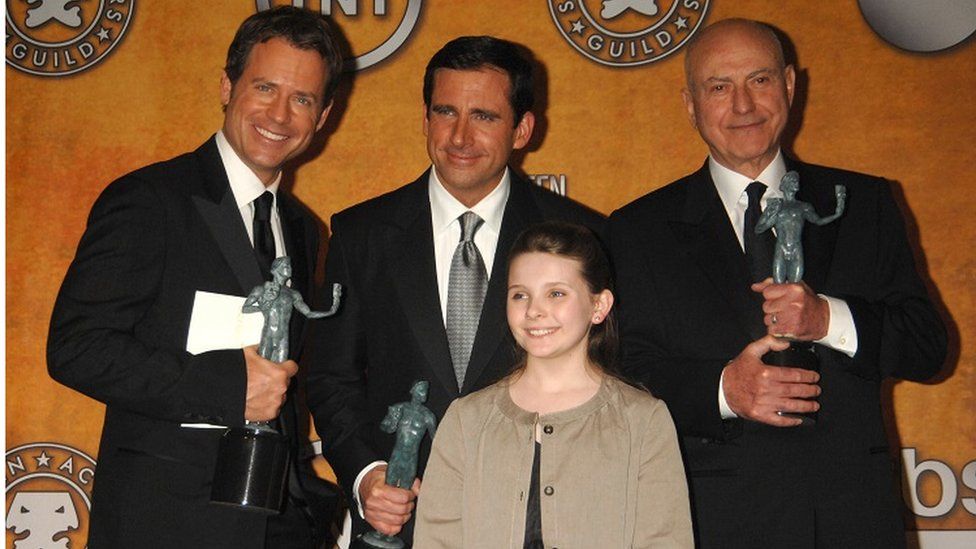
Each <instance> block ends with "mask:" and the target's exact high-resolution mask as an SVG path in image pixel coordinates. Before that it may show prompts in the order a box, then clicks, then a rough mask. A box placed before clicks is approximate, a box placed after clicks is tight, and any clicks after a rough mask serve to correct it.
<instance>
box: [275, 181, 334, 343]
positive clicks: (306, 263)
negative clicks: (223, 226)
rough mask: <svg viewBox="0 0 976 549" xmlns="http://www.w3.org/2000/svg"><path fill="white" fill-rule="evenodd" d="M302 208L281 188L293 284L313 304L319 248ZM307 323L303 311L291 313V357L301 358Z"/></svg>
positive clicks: (280, 204)
mask: <svg viewBox="0 0 976 549" xmlns="http://www.w3.org/2000/svg"><path fill="white" fill-rule="evenodd" d="M299 208H300V206H299V205H298V204H297V203H296V202H295V199H294V198H293V197H291V196H290V195H289V194H288V193H286V192H285V191H283V190H280V189H279V190H278V214H279V216H280V217H281V232H282V235H281V236H282V239H283V240H284V242H285V252H286V254H287V255H288V257H289V258H290V259H291V270H292V276H291V287H292V289H294V290H296V291H297V292H298V293H299V294H301V296H302V298H303V299H304V300H305V302H306V303H308V304H311V303H312V300H311V299H310V294H311V281H312V279H313V278H314V276H315V272H314V270H315V264H314V261H310V258H314V257H315V253H316V251H315V250H313V249H311V248H310V247H309V246H310V239H309V238H307V235H306V234H305V223H304V220H303V218H302V215H301V211H300V209H299ZM312 240H314V239H312ZM330 295H331V294H330ZM305 326H306V318H305V316H304V315H303V314H301V313H298V312H296V313H293V314H292V315H291V323H290V325H289V327H288V329H289V338H290V339H291V347H290V354H291V356H290V357H289V358H292V359H296V360H297V359H298V353H299V352H300V351H301V349H300V346H301V342H302V341H303V337H302V336H303V333H304V329H305Z"/></svg>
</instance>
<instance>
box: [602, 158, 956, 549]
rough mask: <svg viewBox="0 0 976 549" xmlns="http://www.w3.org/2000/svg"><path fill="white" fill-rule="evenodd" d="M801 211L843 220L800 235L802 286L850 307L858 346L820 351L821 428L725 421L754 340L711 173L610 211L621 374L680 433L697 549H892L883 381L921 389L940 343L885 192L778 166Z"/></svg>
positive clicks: (743, 276)
mask: <svg viewBox="0 0 976 549" xmlns="http://www.w3.org/2000/svg"><path fill="white" fill-rule="evenodd" d="M787 166H788V169H793V170H797V171H798V172H799V175H800V192H799V195H798V199H799V200H803V201H806V202H809V203H811V204H813V205H814V207H815V208H816V210H817V212H819V213H820V215H828V214H829V213H832V212H833V211H834V207H835V199H834V189H833V187H834V185H837V184H840V185H844V186H846V187H847V193H848V201H847V210H846V212H845V214H844V215H843V217H841V218H840V219H839V220H838V221H835V222H834V223H831V224H829V225H825V226H822V227H819V226H815V225H812V224H808V225H807V226H806V227H805V229H804V233H803V247H804V253H805V258H806V274H805V276H804V280H805V282H806V283H807V284H809V285H810V286H811V287H812V288H813V290H814V291H816V292H818V293H822V294H825V295H829V296H832V297H837V298H840V299H844V300H846V302H847V304H848V305H849V306H850V308H851V312H852V314H853V317H854V324H855V326H856V329H857V334H858V349H857V352H856V354H855V355H854V356H853V357H848V356H846V355H844V354H842V353H840V352H837V351H834V350H832V349H830V348H828V347H825V346H820V345H815V346H814V347H815V349H816V353H817V355H818V356H819V358H820V363H821V366H820V373H821V381H820V386H821V388H822V389H823V393H822V395H821V396H820V398H819V399H818V400H819V402H820V404H821V409H820V412H819V418H818V422H817V424H816V425H815V426H814V427H812V428H808V427H798V428H786V429H784V428H776V427H771V426H766V425H763V424H759V423H755V422H748V421H743V420H738V419H737V420H728V421H723V420H722V419H721V417H720V414H719V409H718V387H719V377H720V375H721V372H722V369H723V368H724V367H725V365H726V364H727V363H728V361H729V360H731V359H732V358H734V357H735V356H737V355H738V354H739V352H740V351H741V350H742V349H743V348H744V347H745V346H746V345H747V344H748V343H749V342H751V341H753V340H755V339H757V338H759V337H761V336H762V335H763V334H765V327H764V326H763V325H762V312H761V310H760V309H759V307H760V305H759V302H757V301H756V300H754V299H753V298H752V297H751V291H750V290H749V275H748V266H747V264H746V260H745V256H744V254H743V252H742V250H741V248H740V247H739V244H738V241H737V239H736V237H735V233H734V232H733V230H732V227H731V225H730V223H729V218H728V215H727V214H726V212H725V210H724V208H723V206H722V203H721V200H720V198H719V196H718V193H717V191H716V190H715V185H714V184H713V182H712V180H711V176H710V175H709V172H708V165H707V162H706V164H705V165H704V166H703V167H702V168H701V169H700V170H698V171H697V172H695V173H694V174H692V175H690V176H687V177H685V178H683V179H681V180H679V181H676V182H674V183H672V184H670V185H668V186H666V187H664V188H661V189H659V190H657V191H654V192H652V193H650V194H648V195H646V196H644V197H642V198H639V199H637V200H636V201H634V202H633V203H631V204H629V205H627V206H625V207H623V208H621V209H620V210H618V211H616V212H614V213H613V214H612V215H611V218H610V223H609V226H610V248H611V254H612V257H613V261H614V263H615V268H616V274H617V297H618V305H619V306H620V309H619V311H620V314H621V316H620V319H621V333H622V343H623V350H624V365H623V366H624V370H625V373H627V374H628V375H630V376H631V377H633V378H635V379H636V380H638V381H641V382H643V383H645V384H646V385H647V387H648V388H649V389H650V390H651V391H652V392H653V393H655V394H656V395H657V396H658V397H661V398H663V399H664V400H665V401H666V402H667V404H668V407H669V409H670V410H671V414H672V416H674V420H675V424H676V426H677V428H678V432H679V434H680V435H682V446H683V452H684V457H685V460H686V466H687V469H688V475H689V481H690V484H691V497H692V506H693V510H694V513H695V518H696V535H697V537H698V540H699V543H700V544H701V546H703V547H723V548H725V547H791V548H798V547H815V546H816V547H897V546H899V545H902V544H904V532H903V526H902V523H901V516H900V509H901V506H900V503H899V501H898V498H897V494H896V492H895V484H894V480H893V475H892V472H893V465H892V460H891V456H890V453H889V448H888V442H887V439H886V437H885V433H884V428H883V424H882V412H881V402H880V384H881V381H882V379H884V378H885V377H888V376H894V377H898V378H902V379H912V380H922V379H926V378H929V377H930V376H932V375H933V374H935V373H936V372H937V371H938V369H939V368H940V366H941V365H942V362H943V360H944V358H945V344H946V340H945V331H944V328H943V326H942V323H941V321H940V320H939V317H938V316H937V314H936V313H935V311H934V309H933V307H932V304H931V302H930V301H929V298H928V297H927V295H926V291H925V288H924V286H923V285H922V283H921V281H920V280H919V277H918V275H917V273H916V271H915V264H914V260H913V258H912V254H911V251H910V249H909V246H908V243H907V241H906V236H905V230H904V226H903V223H902V219H901V216H900V214H899V212H898V209H897V207H896V205H895V203H894V201H893V200H892V197H891V191H890V189H889V187H888V184H887V183H886V182H885V181H884V180H882V179H879V178H875V177H869V176H866V175H861V174H856V173H853V172H847V171H841V170H835V169H830V168H824V167H820V166H813V165H809V164H803V163H800V162H796V161H792V160H788V161H787Z"/></svg>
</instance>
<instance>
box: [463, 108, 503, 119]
mask: <svg viewBox="0 0 976 549" xmlns="http://www.w3.org/2000/svg"><path fill="white" fill-rule="evenodd" d="M471 112H472V113H474V114H479V115H485V116H488V117H490V118H501V117H502V115H501V114H499V113H497V112H495V111H492V110H489V109H472V111H471Z"/></svg>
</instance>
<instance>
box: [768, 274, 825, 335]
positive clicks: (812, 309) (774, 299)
mask: <svg viewBox="0 0 976 549" xmlns="http://www.w3.org/2000/svg"><path fill="white" fill-rule="evenodd" d="M752 291H754V292H758V293H761V294H762V296H763V299H765V300H766V301H765V303H763V312H764V313H766V316H765V318H764V322H765V323H766V329H767V333H769V335H774V336H777V337H788V338H790V339H793V340H796V341H816V340H818V339H823V338H824V337H826V336H827V327H828V326H829V324H830V305H828V304H827V301H826V300H824V299H821V298H820V296H818V295H817V294H816V293H814V291H813V290H812V289H810V286H807V285H806V283H805V282H802V281H801V282H798V283H786V284H776V283H774V282H773V279H772V278H767V279H766V280H763V281H762V282H757V283H755V284H753V285H752Z"/></svg>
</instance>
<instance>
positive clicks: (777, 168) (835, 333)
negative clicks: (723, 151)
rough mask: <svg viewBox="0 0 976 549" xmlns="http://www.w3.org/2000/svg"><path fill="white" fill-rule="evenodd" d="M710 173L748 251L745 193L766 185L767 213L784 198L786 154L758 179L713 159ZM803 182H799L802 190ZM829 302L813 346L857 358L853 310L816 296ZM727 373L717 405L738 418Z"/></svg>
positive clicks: (721, 381)
mask: <svg viewBox="0 0 976 549" xmlns="http://www.w3.org/2000/svg"><path fill="white" fill-rule="evenodd" d="M708 171H709V173H710V174H711V176H712V181H713V182H714V183H715V190H716V191H718V196H719V198H720V199H721V200H722V205H723V206H725V213H726V214H727V215H728V216H729V222H730V223H731V224H732V229H733V230H734V231H735V236H736V238H738V240H739V247H741V248H742V249H743V251H745V244H744V240H743V235H742V231H743V225H744V224H745V216H746V208H748V206H749V196H748V195H747V194H746V187H748V186H749V184H750V183H752V182H753V181H758V182H760V183H762V184H764V185H766V192H765V193H764V194H763V196H762V200H760V205H761V206H762V209H763V211H765V210H766V203H767V201H768V200H769V199H770V198H782V197H783V192H782V191H781V190H780V188H779V183H780V180H782V178H783V176H784V175H785V174H786V162H785V161H784V160H783V151H782V150H780V151H778V152H777V153H776V158H774V159H773V161H772V162H770V163H769V165H768V166H766V169H764V170H763V171H762V173H760V174H759V176H758V177H756V178H755V179H750V178H749V177H746V176H744V175H742V174H740V173H738V172H735V171H733V170H730V169H728V168H726V167H725V166H723V165H721V164H719V163H718V162H717V161H715V159H714V158H712V157H711V156H709V157H708ZM802 185H803V182H802V181H801V182H800V186H801V187H802ZM817 295H819V296H820V297H821V298H822V299H823V300H825V301H826V302H827V306H828V308H829V310H830V318H829V322H828V325H827V335H826V336H824V337H823V339H818V340H816V341H814V343H819V344H821V345H825V346H827V347H830V348H831V349H835V350H837V351H840V352H842V353H844V354H846V355H847V356H854V353H856V352H857V329H856V328H855V326H854V316H853V315H852V314H851V308H850V307H849V306H848V305H847V302H846V301H844V300H843V299H837V298H835V297H829V296H825V295H823V294H817ZM724 381H725V372H724V370H723V372H722V377H721V378H720V379H719V385H718V405H719V410H720V411H721V413H722V417H723V418H725V419H728V418H733V417H738V416H737V415H736V414H735V412H733V411H732V409H731V408H729V405H728V402H727V401H726V399H725V388H724Z"/></svg>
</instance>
